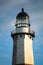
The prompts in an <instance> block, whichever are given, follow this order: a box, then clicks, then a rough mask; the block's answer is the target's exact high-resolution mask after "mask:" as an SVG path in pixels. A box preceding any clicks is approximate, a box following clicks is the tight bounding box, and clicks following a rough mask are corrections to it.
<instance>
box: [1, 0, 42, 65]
mask: <svg viewBox="0 0 43 65" xmlns="http://www.w3.org/2000/svg"><path fill="white" fill-rule="evenodd" d="M21 8H24V9H25V11H26V12H27V13H28V14H29V16H30V23H31V29H33V30H34V31H35V35H36V36H35V38H34V40H33V52H34V65H43V0H0V65H12V52H13V51H12V49H13V40H12V38H11V31H12V30H15V21H16V15H17V13H18V12H20V11H21Z"/></svg>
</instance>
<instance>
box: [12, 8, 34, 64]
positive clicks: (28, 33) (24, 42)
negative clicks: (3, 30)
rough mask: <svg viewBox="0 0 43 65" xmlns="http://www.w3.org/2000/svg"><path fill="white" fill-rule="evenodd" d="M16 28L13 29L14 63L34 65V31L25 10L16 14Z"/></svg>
mask: <svg viewBox="0 0 43 65" xmlns="http://www.w3.org/2000/svg"><path fill="white" fill-rule="evenodd" d="M15 26H16V29H15V30H14V31H12V33H11V36H12V38H13V59H12V65H34V59H33V48H32V40H33V38H34V37H35V33H34V31H32V30H31V29H30V26H31V25H30V21H29V15H28V14H27V13H26V12H25V11H24V9H23V8H22V11H21V12H19V13H18V14H17V16H16V23H15Z"/></svg>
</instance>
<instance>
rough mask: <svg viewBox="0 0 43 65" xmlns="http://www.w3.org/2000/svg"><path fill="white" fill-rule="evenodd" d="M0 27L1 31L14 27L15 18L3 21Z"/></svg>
mask: <svg viewBox="0 0 43 65" xmlns="http://www.w3.org/2000/svg"><path fill="white" fill-rule="evenodd" d="M0 29H1V30H2V31H7V30H10V29H15V20H10V21H8V22H7V23H4V24H2V25H0ZM0 36H1V35H0Z"/></svg>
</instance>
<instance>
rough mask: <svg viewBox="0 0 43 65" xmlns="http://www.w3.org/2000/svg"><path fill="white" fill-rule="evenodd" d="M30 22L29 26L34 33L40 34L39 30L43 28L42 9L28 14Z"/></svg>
mask: <svg viewBox="0 0 43 65" xmlns="http://www.w3.org/2000/svg"><path fill="white" fill-rule="evenodd" d="M30 23H31V28H33V30H34V31H35V33H36V36H37V35H39V34H40V30H41V29H42V30H43V13H42V11H41V12H40V11H39V12H33V13H31V14H30Z"/></svg>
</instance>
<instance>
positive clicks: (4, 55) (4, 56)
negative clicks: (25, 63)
mask: <svg viewBox="0 0 43 65" xmlns="http://www.w3.org/2000/svg"><path fill="white" fill-rule="evenodd" d="M0 58H9V54H0Z"/></svg>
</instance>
